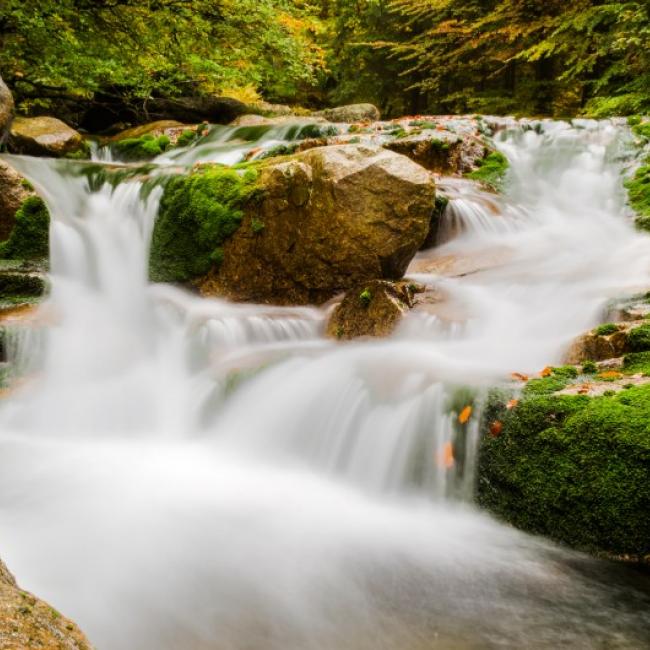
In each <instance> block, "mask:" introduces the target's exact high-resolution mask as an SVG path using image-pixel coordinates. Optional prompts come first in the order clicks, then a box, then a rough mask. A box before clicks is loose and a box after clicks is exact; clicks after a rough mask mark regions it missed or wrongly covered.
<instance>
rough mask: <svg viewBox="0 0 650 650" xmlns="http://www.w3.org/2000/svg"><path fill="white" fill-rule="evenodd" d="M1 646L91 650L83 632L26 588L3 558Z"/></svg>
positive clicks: (0, 565) (0, 566)
mask: <svg viewBox="0 0 650 650" xmlns="http://www.w3.org/2000/svg"><path fill="white" fill-rule="evenodd" d="M0 648H2V649H3V650H25V649H26V648H42V649H43V650H92V646H91V645H90V642H89V641H88V639H86V637H85V636H84V634H83V632H82V631H81V630H80V629H79V628H78V627H77V626H76V625H75V624H74V623H73V622H72V621H71V620H69V619H67V618H65V617H64V616H62V615H61V614H60V613H59V612H57V611H56V610H55V609H54V608H53V607H51V606H50V605H48V604H47V603H45V602H43V601H42V600H39V599H38V598H36V597H35V596H32V594H30V593H28V592H26V591H23V590H22V589H20V587H18V585H17V584H16V580H15V579H14V577H13V576H12V575H11V573H9V570H8V569H7V567H6V566H5V565H4V564H3V563H2V561H0Z"/></svg>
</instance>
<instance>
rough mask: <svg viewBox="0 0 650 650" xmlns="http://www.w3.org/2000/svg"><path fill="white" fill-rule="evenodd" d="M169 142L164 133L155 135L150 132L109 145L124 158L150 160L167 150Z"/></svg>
mask: <svg viewBox="0 0 650 650" xmlns="http://www.w3.org/2000/svg"><path fill="white" fill-rule="evenodd" d="M170 144H171V141H170V139H169V138H168V137H167V136H166V135H159V136H158V137H155V136H153V135H151V134H150V133H147V134H146V135H143V136H141V137H139V138H125V139H124V140H119V141H118V142H114V143H113V144H112V145H111V148H112V149H113V151H114V152H115V153H116V154H117V155H118V156H119V157H120V158H122V159H124V160H150V159H151V158H155V157H156V156H159V155H160V154H162V153H164V152H165V151H167V149H168V148H169V146H170Z"/></svg>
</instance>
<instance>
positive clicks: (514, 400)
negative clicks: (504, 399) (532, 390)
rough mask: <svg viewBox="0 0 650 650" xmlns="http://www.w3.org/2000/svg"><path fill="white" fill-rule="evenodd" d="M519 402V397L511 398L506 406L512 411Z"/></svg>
mask: <svg viewBox="0 0 650 650" xmlns="http://www.w3.org/2000/svg"><path fill="white" fill-rule="evenodd" d="M517 404H519V400H518V399H511V400H510V401H509V402H508V403H507V404H506V408H507V409H508V410H509V411H512V409H513V408H515V406H517Z"/></svg>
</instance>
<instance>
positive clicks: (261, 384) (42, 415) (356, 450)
mask: <svg viewBox="0 0 650 650" xmlns="http://www.w3.org/2000/svg"><path fill="white" fill-rule="evenodd" d="M233 137H234V132H233V130H232V129H230V130H228V129H217V130H215V132H214V135H213V136H212V137H209V138H208V139H207V141H204V142H201V143H199V144H198V145H197V146H194V147H190V148H187V149H183V150H179V151H176V152H173V154H164V155H163V156H161V157H160V158H159V159H157V160H156V161H155V162H156V164H157V172H154V173H166V170H169V169H171V168H172V167H174V166H179V165H181V166H185V165H191V164H194V163H196V162H215V161H217V162H223V163H226V164H234V163H236V162H239V161H241V160H242V159H243V157H244V156H245V155H246V154H247V153H250V151H252V150H253V149H255V150H256V151H258V150H260V151H263V150H264V149H268V148H271V147H273V146H276V145H277V144H279V143H280V144H281V143H283V142H287V141H288V140H290V139H291V138H292V137H296V132H295V129H293V130H292V129H289V128H278V129H275V130H271V131H270V132H266V133H264V134H262V135H261V138H260V140H259V141H257V142H251V143H248V144H244V145H243V144H241V142H240V141H239V140H236V139H235V140H233V139H232V138H233ZM496 141H497V146H498V148H499V149H500V150H501V151H502V152H503V153H504V154H505V155H506V156H507V157H508V159H509V160H510V163H511V170H510V172H509V178H508V179H507V191H506V192H505V194H504V195H503V196H500V197H497V196H495V195H491V194H487V193H486V192H484V191H482V190H481V189H480V188H479V187H478V186H477V185H476V184H474V183H472V182H469V181H465V180H460V179H445V178H443V179H441V181H440V183H439V185H440V187H441V188H442V189H443V190H444V191H445V193H446V194H447V195H448V196H449V197H450V199H451V200H450V204H449V206H448V208H447V210H446V212H445V215H444V220H443V224H442V226H441V232H440V234H439V238H440V245H439V246H437V247H435V248H433V249H430V250H428V251H423V252H421V253H419V254H418V256H417V257H416V258H415V259H414V260H413V262H412V264H411V267H410V269H409V272H408V273H407V276H408V277H409V278H413V279H414V280H417V281H418V282H420V283H423V284H425V285H426V286H427V287H428V288H429V289H430V290H432V291H433V290H435V291H436V292H439V293H440V294H441V295H442V296H444V300H442V301H438V302H435V303H432V304H423V305H421V306H420V307H417V308H416V309H415V310H414V311H413V312H411V313H410V314H409V315H408V316H407V317H406V318H405V320H404V321H403V323H402V324H401V325H400V328H399V329H398V331H397V332H396V333H395V335H394V336H392V337H391V338H390V339H386V340H378V341H373V342H367V341H363V342H354V343H345V344H343V343H335V342H332V341H330V340H328V339H326V338H325V337H324V336H323V329H324V323H325V319H326V316H327V310H328V308H329V307H328V306H326V307H324V308H315V307H314V308H306V307H301V308H284V307H272V306H267V305H264V306H261V305H248V304H233V303H228V302H226V301H222V300H217V299H201V298H199V297H196V296H194V295H191V294H189V293H187V292H185V291H183V290H181V289H179V288H176V287H173V286H167V285H152V284H150V283H148V281H147V267H148V262H147V260H148V246H149V240H150V237H151V232H152V228H153V223H154V219H155V216H156V212H157V207H158V201H159V200H160V196H161V193H162V190H161V189H160V188H159V187H156V188H154V189H153V190H152V191H149V192H147V193H146V194H143V193H141V189H142V182H141V181H138V180H134V179H131V180H128V181H125V182H123V183H121V184H119V185H117V187H115V188H114V189H113V188H111V187H110V186H109V185H104V186H103V187H101V188H99V189H97V188H96V187H95V188H91V187H90V184H89V182H88V180H87V177H86V176H85V175H83V174H80V173H78V170H79V168H80V165H81V164H82V163H76V162H71V161H61V160H58V161H57V160H50V159H42V158H30V157H22V156H3V158H5V159H7V160H9V161H10V162H11V164H12V165H14V166H15V167H16V168H17V169H18V170H19V171H21V173H23V174H24V175H25V176H26V177H28V178H29V179H30V180H31V181H32V182H33V184H34V186H35V187H36V188H37V189H38V191H39V194H41V195H42V196H43V198H44V199H45V201H46V203H47V205H48V207H49V209H50V212H51V215H52V225H51V238H50V239H51V262H50V263H51V282H52V286H51V293H50V296H49V297H48V299H47V301H46V302H45V303H43V304H42V305H41V307H40V308H39V312H38V314H39V316H38V318H37V324H36V325H35V326H33V327H28V328H24V330H25V331H22V332H21V333H20V337H19V339H18V340H17V341H16V342H15V345H14V346H13V348H12V354H13V356H14V362H15V363H16V364H17V365H18V366H19V367H20V368H22V369H23V371H24V372H25V374H26V379H25V380H24V381H22V382H21V383H20V385H19V387H18V388H17V389H16V390H15V391H13V392H12V393H11V395H10V396H9V397H7V398H6V399H4V400H2V401H0V552H1V553H2V558H3V560H4V561H6V563H7V565H8V566H9V567H10V568H11V569H12V571H13V572H14V573H15V574H16V575H17V576H18V579H19V582H20V583H21V585H22V586H23V587H24V588H25V589H29V590H30V591H33V592H34V593H36V594H38V596H39V597H42V598H44V599H46V600H47V601H48V602H50V603H51V604H52V605H53V606H55V607H56V608H57V609H59V610H60V611H62V612H64V613H65V615H66V616H69V617H70V618H72V619H73V620H74V621H75V622H77V623H78V624H79V625H80V627H81V628H82V629H83V630H84V631H85V632H86V634H87V635H88V637H89V638H90V640H91V641H92V642H93V643H94V644H95V645H96V646H97V648H98V649H99V650H136V649H137V650H154V649H155V650H262V649H264V650H397V649H399V650H437V649H441V650H479V649H481V650H482V649H493V648H494V649H502V648H513V649H520V648H530V649H532V650H546V649H548V650H551V649H557V648H560V647H566V648H571V649H585V650H591V649H594V650H596V649H597V650H609V649H616V650H638V649H640V648H646V647H650V617H649V616H648V611H650V610H649V608H650V577H649V576H648V575H647V573H644V572H642V571H641V570H639V569H635V568H633V567H628V566H625V565H623V564H616V563H613V562H608V561H604V560H596V559H593V558H591V557H588V556H586V555H583V554H580V553H576V552H573V551H570V550H567V549H564V548H561V547H559V546H557V545H555V544H553V543H551V542H549V541H547V540H544V539H541V538H536V537H532V536H529V535H526V534H524V533H521V532H519V531H517V530H515V529H513V528H511V527H508V526H506V525H504V524H502V523H500V522H498V521H496V520H495V519H493V518H491V517H490V516H489V515H487V514H486V513H484V512H481V511H479V510H478V509H476V507H475V506H473V505H472V494H473V491H474V484H475V480H476V476H475V466H476V455H477V448H478V435H479V432H478V418H477V417H474V418H472V421H471V422H470V425H469V427H467V428H466V429H464V430H463V433H462V435H463V439H462V441H461V440H459V436H461V432H460V430H459V427H458V412H459V409H460V408H462V407H463V406H464V405H465V403H467V401H468V400H469V399H476V400H477V403H480V401H481V399H482V396H483V395H484V394H485V392H486V390H487V389H488V388H489V387H490V386H492V385H494V384H497V383H500V382H503V381H504V380H507V379H508V378H509V377H510V375H511V373H513V372H520V373H530V374H534V373H538V372H539V371H540V370H541V369H542V368H544V367H545V366H547V365H549V364H553V363H556V364H559V363H561V360H562V355H563V353H564V352H565V351H566V349H567V347H568V345H569V344H570V343H571V341H572V340H573V339H574V338H575V336H577V335H578V334H580V333H582V332H583V331H585V330H587V329H589V328H590V327H593V326H594V325H595V324H597V323H598V322H600V320H601V319H602V318H603V315H604V313H605V312H606V309H607V304H608V302H609V301H610V300H612V299H615V298H620V297H621V296H623V295H626V294H629V293H631V292H634V291H635V290H638V289H639V288H644V289H645V288H647V287H648V286H650V263H649V262H650V237H648V236H647V235H644V234H640V233H638V232H637V231H635V229H634V227H633V222H632V220H631V219H630V218H629V215H628V214H627V211H626V207H625V193H624V190H623V186H622V173H623V171H624V170H625V169H626V167H627V166H628V165H629V164H630V156H631V154H630V136H629V133H628V131H627V128H626V127H624V126H620V125H618V124H617V123H615V122H609V121H603V122H592V121H574V122H573V123H572V124H568V123H564V122H551V121H543V122H538V123H536V124H535V128H530V124H521V125H514V126H510V127H509V128H506V129H504V130H503V131H502V132H500V133H499V134H498V135H497V136H496ZM96 159H97V164H98V165H99V164H108V163H110V156H108V155H107V153H106V152H102V151H100V152H98V153H96ZM450 442H453V443H454V444H455V445H456V446H457V448H458V449H459V452H458V454H459V455H458V456H457V458H456V459H455V462H454V463H453V466H450V464H449V463H445V462H441V458H440V450H441V449H444V448H445V445H446V444H447V443H450ZM461 442H462V444H460V443H461Z"/></svg>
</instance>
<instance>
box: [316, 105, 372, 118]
mask: <svg viewBox="0 0 650 650" xmlns="http://www.w3.org/2000/svg"><path fill="white" fill-rule="evenodd" d="M314 115H316V116H321V117H324V118H325V119H326V120H328V121H329V122H378V121H379V120H380V119H381V113H380V112H379V109H378V108H377V107H376V106H374V105H373V104H348V105H347V106H337V107H336V108H326V109H325V110H324V111H318V112H317V113H314Z"/></svg>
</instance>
